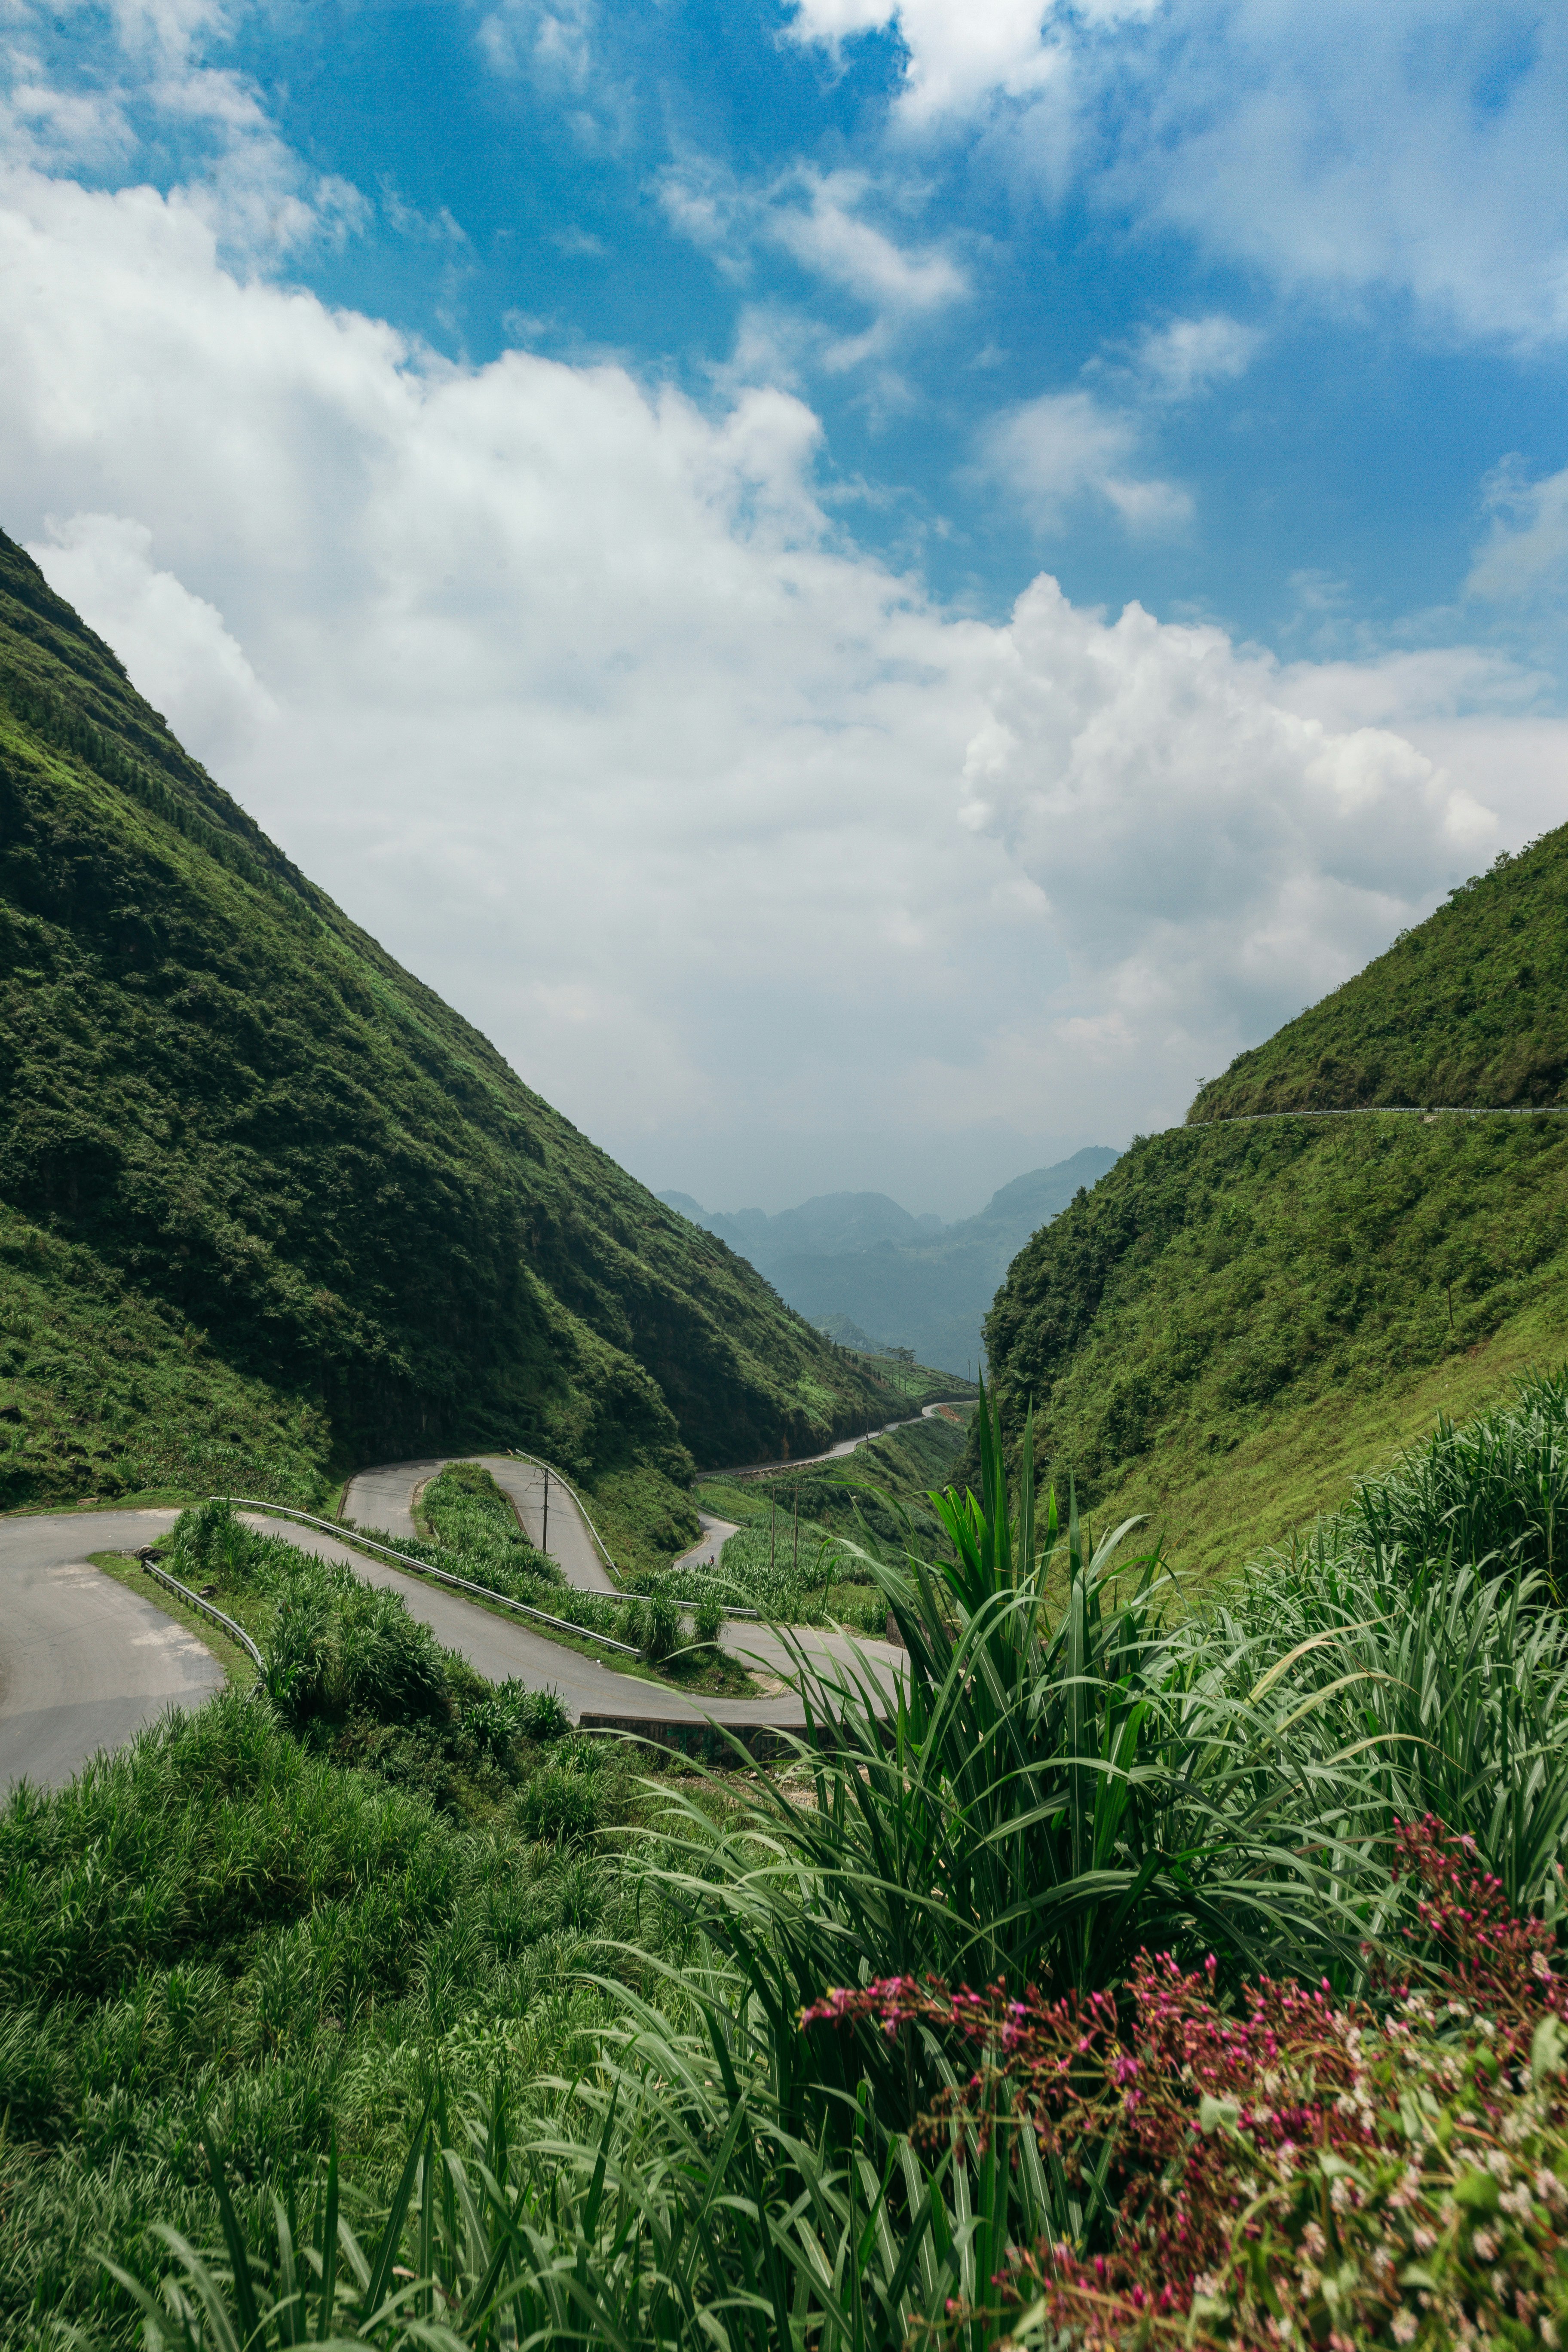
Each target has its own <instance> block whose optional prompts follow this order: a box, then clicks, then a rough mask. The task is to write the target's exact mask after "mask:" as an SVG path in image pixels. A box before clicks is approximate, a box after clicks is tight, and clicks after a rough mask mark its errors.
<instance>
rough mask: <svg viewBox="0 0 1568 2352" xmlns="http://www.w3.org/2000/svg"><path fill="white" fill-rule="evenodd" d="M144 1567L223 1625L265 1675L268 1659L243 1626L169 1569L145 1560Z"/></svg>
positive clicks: (149, 1573)
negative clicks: (194, 1590)
mask: <svg viewBox="0 0 1568 2352" xmlns="http://www.w3.org/2000/svg"><path fill="white" fill-rule="evenodd" d="M142 1570H143V1572H144V1573H145V1574H146V1575H148V1576H151V1577H154V1578H156V1580H157V1581H158V1582H159V1583H160V1584H163V1585H166V1586H167V1587H168V1589H169V1591H171V1592H177V1593H178V1594H179V1596H180V1598H181V1600H182V1601H189V1602H190V1604H191V1606H192V1608H193V1609H199V1610H200V1611H201V1612H202V1614H203V1615H204V1616H205V1617H210V1618H211V1619H212V1620H213V1622H214V1623H215V1624H218V1625H221V1626H222V1627H223V1630H224V1632H225V1633H227V1634H229V1635H231V1636H232V1637H233V1639H234V1640H235V1641H237V1643H239V1645H240V1647H241V1649H242V1650H247V1651H248V1652H249V1654H250V1655H251V1657H252V1659H253V1660H254V1661H255V1664H256V1671H257V1673H258V1675H264V1674H265V1673H266V1672H267V1661H266V1659H265V1658H264V1657H263V1656H262V1654H261V1653H260V1651H259V1650H258V1648H257V1646H256V1644H255V1643H254V1642H253V1641H252V1640H251V1638H250V1636H249V1634H248V1633H247V1632H246V1630H245V1628H244V1626H243V1625H237V1624H236V1623H235V1622H234V1619H233V1618H232V1617H226V1616H225V1615H224V1613H223V1611H222V1610H221V1609H215V1608H214V1607H213V1604H212V1602H211V1601H207V1600H204V1598H203V1596H202V1595H201V1594H200V1593H199V1592H193V1591H191V1588H190V1586H189V1585H188V1584H182V1583H181V1582H180V1580H179V1578H178V1577H177V1576H171V1575H170V1574H169V1571H168V1570H167V1569H164V1568H160V1567H158V1565H157V1564H156V1562H155V1561H153V1560H151V1559H142Z"/></svg>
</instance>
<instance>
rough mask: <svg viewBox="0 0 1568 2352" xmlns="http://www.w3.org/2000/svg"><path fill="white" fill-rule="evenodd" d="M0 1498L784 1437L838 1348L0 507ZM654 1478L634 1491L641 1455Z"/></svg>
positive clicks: (741, 1453) (842, 1365)
mask: <svg viewBox="0 0 1568 2352" xmlns="http://www.w3.org/2000/svg"><path fill="white" fill-rule="evenodd" d="M0 1105H3V1122H0V1502H3V1503H5V1504H9V1505H15V1504H17V1503H22V1502H26V1501H30V1500H43V1499H47V1498H53V1497H59V1496H74V1495H78V1494H80V1493H83V1492H89V1493H94V1494H110V1493H117V1492H124V1491H129V1490H133V1489H145V1488H148V1487H151V1486H160V1485H164V1484H169V1483H173V1484H175V1485H194V1486H204V1485H205V1484H207V1483H210V1482H212V1481H214V1480H216V1479H217V1478H219V1477H222V1478H223V1479H224V1480H225V1481H230V1480H233V1481H237V1480H238V1479H240V1478H241V1477H244V1478H247V1479H250V1480H252V1481H255V1482H258V1483H266V1482H270V1484H271V1486H272V1487H273V1488H275V1489H277V1490H279V1491H281V1490H283V1489H285V1488H287V1489H289V1490H291V1491H295V1492H307V1491H312V1490H316V1491H319V1490H321V1486H322V1483H323V1481H324V1479H325V1476H326V1475H327V1473H328V1471H329V1469H331V1470H333V1471H336V1470H338V1469H341V1468H343V1467H346V1466H349V1465H352V1464H353V1463H356V1462H362V1461H364V1460H366V1459H372V1458H375V1457H377V1456H388V1455H395V1454H406V1453H409V1452H412V1451H415V1450H419V1449H429V1448H431V1447H433V1446H436V1445H437V1444H439V1445H464V1446H467V1445H480V1444H487V1445H493V1444H510V1443H521V1444H529V1443H531V1444H535V1445H538V1446H540V1447H542V1449H545V1450H548V1451H550V1452H551V1453H552V1454H553V1455H554V1457H555V1458H557V1459H560V1460H562V1461H563V1463H564V1464H565V1465H566V1466H567V1467H568V1468H570V1469H572V1470H574V1472H575V1473H576V1474H577V1475H580V1476H582V1477H584V1478H587V1479H589V1480H590V1481H593V1482H597V1483H598V1484H599V1486H600V1487H601V1489H603V1488H605V1486H609V1487H614V1486H615V1485H616V1481H617V1479H621V1480H624V1479H625V1477H626V1475H630V1474H632V1473H637V1475H640V1476H644V1477H645V1478H646V1477H647V1476H652V1477H653V1478H654V1480H655V1482H656V1485H657V1486H658V1487H659V1489H660V1491H661V1492H662V1495H663V1497H664V1504H663V1507H666V1508H668V1510H669V1511H670V1512H671V1513H672V1514H673V1515H674V1517H675V1518H678V1519H682V1520H683V1519H684V1518H685V1517H686V1512H687V1507H686V1505H685V1502H684V1498H683V1496H679V1495H678V1493H677V1488H676V1486H670V1485H668V1483H666V1482H668V1480H670V1479H674V1480H676V1481H677V1482H678V1484H679V1486H684V1483H685V1480H686V1478H687V1476H688V1475H689V1469H690V1465H691V1460H692V1457H693V1456H696V1457H697V1458H699V1459H700V1460H734V1459H737V1458H742V1459H744V1458H753V1457H756V1456H758V1455H765V1454H782V1453H784V1452H787V1451H795V1452H798V1451H801V1450H803V1449H805V1450H811V1449H814V1448H816V1446H817V1445H819V1444H821V1443H822V1442H823V1441H824V1440H826V1439H827V1438H828V1437H830V1436H833V1435H837V1433H840V1432H841V1431H842V1430H844V1429H847V1428H849V1427H852V1426H853V1427H863V1426H864V1425H865V1423H866V1421H867V1420H868V1418H870V1417H872V1416H874V1415H876V1414H878V1413H879V1411H880V1409H881V1408H880V1401H879V1397H878V1396H877V1395H876V1394H875V1393H874V1391H873V1389H872V1387H871V1384H870V1383H868V1381H866V1380H865V1379H864V1378H863V1376H862V1375H861V1373H860V1372H859V1370H858V1368H857V1366H856V1365H855V1363H854V1361H853V1360H852V1359H849V1358H846V1357H844V1356H842V1355H840V1354H838V1353H837V1352H836V1351H835V1350H834V1349H832V1348H831V1347H830V1346H829V1345H827V1344H826V1342H825V1341H824V1340H823V1339H821V1338H820V1337H819V1336H818V1335H817V1334H816V1332H814V1331H813V1330H812V1329H810V1328H809V1327H808V1326H807V1325H806V1324H805V1323H804V1322H803V1321H802V1319H801V1318H799V1317H798V1316H797V1315H795V1314H794V1313H793V1312H791V1311H790V1310H789V1309H788V1308H786V1307H784V1306H783V1305H782V1304H781V1303H780V1301H779V1300H778V1299H777V1297H775V1296H774V1295H773V1292H772V1291H771V1290H770V1289H769V1287H768V1286H767V1285H766V1283H765V1282H763V1280H762V1279H761V1278H760V1277H759V1276H757V1275H756V1273H755V1272H754V1271H753V1269H752V1267H750V1266H749V1265H746V1264H744V1262H743V1261H742V1260H740V1259H737V1258H736V1257H734V1256H733V1255H731V1252H730V1251H729V1250H728V1249H727V1248H725V1247H724V1245H723V1244H721V1242H718V1241H716V1240H715V1239H713V1238H712V1237H711V1236H710V1235H708V1234H703V1233H701V1232H700V1231H698V1230H696V1229H695V1228H693V1227H692V1226H691V1225H690V1224H689V1223H687V1221H686V1220H685V1219H684V1218H682V1217H679V1216H678V1215H676V1214H674V1213H672V1212H671V1211H669V1210H668V1209H667V1208H665V1207H663V1206H662V1205H661V1204H660V1203H659V1202H658V1201H657V1200H655V1199H654V1197H653V1195H652V1194H651V1193H649V1192H646V1191H645V1190H644V1189H643V1187H642V1186H641V1185H639V1184H637V1183H636V1182H635V1181H633V1180H632V1179H631V1178H630V1177H629V1176H627V1175H626V1173H625V1171H623V1170H621V1169H620V1168H618V1167H617V1166H616V1164H615V1162H614V1161H613V1160H610V1159H609V1158H607V1157H606V1155H605V1153H604V1152H602V1151H600V1150H597V1149H596V1148H595V1146H594V1145H593V1144H591V1143H590V1142H589V1141H588V1140H587V1139H586V1138H585V1137H584V1136H583V1135H581V1134H580V1133H579V1132H578V1131H577V1130H576V1129H574V1127H573V1126H572V1125H571V1124H570V1122H569V1121H568V1120H566V1119H564V1118H562V1117H561V1116H560V1115H559V1114H558V1113H557V1112H555V1111H553V1110H552V1108H550V1106H549V1105H548V1104H547V1103H545V1102H543V1101H542V1100H541V1099H540V1097H538V1096H537V1095H535V1094H533V1093H532V1092H531V1090H530V1089H529V1088H528V1087H526V1086H524V1085H523V1084H521V1082H520V1080H519V1079H518V1078H517V1077H516V1076H514V1074H513V1073H512V1072H511V1070H510V1069H509V1068H508V1066H507V1065H506V1064H505V1062H504V1061H503V1060H502V1059H501V1057H500V1055H499V1054H498V1053H497V1052H496V1051H495V1049H494V1048H493V1047H492V1046H491V1045H489V1044H488V1043H487V1041H486V1040H485V1039H484V1038H483V1037H482V1036H480V1035H479V1034H478V1032H477V1031H475V1030H473V1029H472V1028H470V1027H469V1026H468V1024H467V1023H466V1022H464V1021H463V1020H461V1019H460V1018H459V1017H458V1014H456V1013H453V1012H452V1011H451V1010H450V1009H449V1007H447V1005H445V1004H443V1003H442V1002H441V1001H440V999H439V998H438V997H437V996H436V995H435V994H434V993H433V992H431V991H430V990H429V989H427V988H426V987H424V986H423V985H422V984H421V983H420V982H418V981H417V980H416V979H414V978H413V977H412V976H411V975H410V974H409V973H407V972H406V971H403V970H402V968H401V967H400V966H399V965H398V964H397V963H396V962H395V961H394V959H393V958H392V957H391V956H390V955H388V954H387V953H386V952H385V951H384V950H383V949H382V948H381V947H380V946H378V945H377V943H376V942H375V941H374V940H371V939H369V938H367V937H366V936H365V935H364V933H363V932H362V931H360V930H359V929H356V927H355V926H354V925H353V923H352V922H350V921H349V920H348V919H347V918H346V917H345V916H343V915H342V913H341V912H340V911H339V910H338V908H335V907H334V906H333V905H332V904H331V901H330V900H329V899H328V898H326V897H325V896H324V895H323V894H322V893H321V891H320V890H318V889H316V888H315V887H313V885H311V884H310V882H309V881H308V880H307V879H306V878H305V877H303V876H302V875H300V873H298V872H297V871H296V870H295V869H294V868H293V867H292V866H290V865H289V862H288V860H287V859H286V858H285V857H283V856H281V855H280V853H279V851H278V850H277V849H276V848H275V847H274V846H273V845H271V843H269V842H268V840H267V839H266V837H265V836H264V835H262V834H261V833H260V831H259V830H258V827H257V826H256V825H255V824H253V823H252V822H251V820H250V819H249V818H248V817H247V816H246V815H245V814H244V813H243V812H242V811H241V810H240V809H239V808H238V807H237V806H236V804H235V803H233V802H232V801H231V800H230V799H229V798H228V797H227V795H226V793H223V792H222V791H221V790H220V789H219V787H218V786H217V785H216V784H215V783H214V782H213V781H212V779H211V778H210V777H208V776H207V775H206V774H205V772H203V770H202V769H200V768H199V767H198V766H197V765H196V764H195V761H192V760H191V759H189V758H188V757H187V756H186V754H185V753H184V751H182V750H181V748H180V746H179V744H178V743H177V742H176V741H175V740H174V738H173V736H172V735H171V734H170V732H169V730H168V729H167V728H166V727H165V725H164V724H163V720H162V719H160V718H159V716H158V714H157V713H156V712H154V711H153V710H151V709H149V708H148V706H147V705H146V703H145V702H143V701H142V699H141V698H140V697H139V696H138V695H137V694H136V693H135V691H134V689H133V688H132V686H131V685H130V683H129V681H128V680H127V678H126V677H125V674H124V671H123V670H122V668H121V665H120V663H119V662H118V660H117V659H116V657H115V656H114V655H113V654H112V653H111V652H110V648H109V647H108V646H105V645H104V644H103V643H102V642H101V641H100V639H99V638H97V637H95V636H94V635H92V634H91V632H90V631H89V630H88V629H87V628H86V627H84V625H82V623H81V622H80V621H79V619H78V618H77V616H76V614H74V613H72V612H71V610H70V609H69V607H68V606H67V605H66V604H63V603H62V602H61V601H60V599H59V598H58V597H57V596H55V595H54V594H53V593H52V592H51V591H50V589H49V588H48V586H47V583H46V582H45V581H44V579H43V576H42V574H41V573H40V572H38V571H37V567H36V566H35V565H34V564H33V563H32V562H30V561H29V559H28V558H27V557H26V554H25V553H23V551H21V550H20V549H19V548H17V547H16V546H15V545H14V544H13V543H12V542H11V541H8V540H6V539H5V538H4V536H3V535H0ZM652 1492H653V1489H651V1488H649V1489H647V1492H646V1493H645V1505H646V1502H647V1494H648V1493H652Z"/></svg>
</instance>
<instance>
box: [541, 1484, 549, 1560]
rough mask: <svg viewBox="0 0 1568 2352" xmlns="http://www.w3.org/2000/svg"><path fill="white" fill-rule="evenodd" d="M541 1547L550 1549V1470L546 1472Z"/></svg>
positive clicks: (546, 1549) (543, 1549)
mask: <svg viewBox="0 0 1568 2352" xmlns="http://www.w3.org/2000/svg"><path fill="white" fill-rule="evenodd" d="M539 1549H540V1550H541V1551H548V1550H549V1549H550V1473H549V1471H548V1470H546V1472H545V1474H544V1533H543V1534H542V1536H541V1538H540V1539H539Z"/></svg>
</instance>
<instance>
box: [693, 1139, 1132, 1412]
mask: <svg viewBox="0 0 1568 2352" xmlns="http://www.w3.org/2000/svg"><path fill="white" fill-rule="evenodd" d="M1115 1159H1116V1154H1115V1152H1114V1151H1110V1150H1107V1149H1106V1148H1105V1147H1104V1146H1103V1145H1100V1144H1091V1145H1090V1146H1089V1149H1088V1150H1083V1151H1077V1152H1075V1153H1074V1154H1073V1156H1072V1158H1071V1159H1070V1160H1058V1161H1057V1163H1056V1165H1055V1166H1054V1167H1051V1168H1036V1169H1032V1170H1031V1171H1030V1172H1029V1173H1028V1174H1027V1175H1026V1176H1016V1177H1015V1178H1014V1180H1013V1181H1012V1182H1011V1183H1010V1184H1004V1185H1003V1187H1002V1189H1001V1191H1000V1192H994V1193H993V1195H992V1197H991V1199H990V1200H989V1201H988V1202H986V1204H985V1206H984V1209H982V1210H981V1211H980V1212H979V1213H978V1214H977V1215H975V1216H973V1217H964V1218H962V1219H960V1220H959V1222H958V1223H955V1224H951V1225H943V1224H942V1222H941V1220H940V1219H939V1218H936V1217H911V1216H910V1213H909V1211H908V1210H907V1209H902V1208H900V1206H899V1203H898V1202H896V1201H892V1200H889V1197H888V1195H887V1194H886V1193H885V1192H828V1193H824V1194H823V1195H822V1196H821V1197H820V1198H818V1199H816V1200H815V1201H807V1202H804V1203H803V1205H802V1206H801V1207H800V1208H798V1209H785V1210H783V1211H781V1212H780V1213H779V1214H778V1215H777V1216H773V1217H770V1216H766V1215H764V1213H763V1211H762V1210H761V1209H742V1210H741V1211H740V1212H739V1213H738V1214H736V1215H733V1216H725V1215H723V1214H722V1213H718V1212H715V1211H712V1210H708V1209H703V1208H700V1206H699V1205H698V1203H697V1202H695V1201H693V1200H692V1199H690V1197H689V1195H688V1194H686V1193H684V1192H662V1193H660V1195H659V1198H660V1199H661V1200H663V1201H665V1202H668V1203H669V1205H670V1206H671V1207H673V1208H678V1209H679V1210H680V1212H681V1213H682V1214H683V1215H685V1216H689V1217H690V1218H692V1219H693V1220H694V1221H695V1222H696V1223H699V1224H701V1225H705V1226H706V1227H707V1228H708V1230H709V1231H710V1232H712V1233H718V1234H721V1235H722V1236H723V1238H724V1239H725V1240H726V1241H727V1242H728V1243H729V1244H730V1246H731V1249H733V1250H736V1251H738V1252H739V1253H740V1254H741V1255H742V1256H745V1257H749V1258H750V1259H751V1261H752V1265H755V1266H757V1267H759V1268H760V1269H761V1271H762V1272H763V1274H765V1275H766V1276H767V1277H768V1280H769V1281H770V1282H771V1283H772V1284H773V1286H774V1288H775V1289H776V1290H777V1291H778V1293H779V1296H780V1297H782V1298H784V1299H787V1300H788V1302H789V1304H790V1305H791V1306H792V1307H798V1308H799V1309H800V1312H801V1313H802V1314H803V1315H806V1316H809V1317H810V1318H811V1320H812V1321H813V1322H814V1323H815V1324H816V1325H817V1326H818V1328H829V1329H831V1331H832V1333H833V1336H834V1337H835V1338H837V1339H844V1340H845V1343H846V1345H848V1346H854V1345H856V1344H858V1343H857V1342H856V1341H854V1340H852V1339H848V1338H847V1331H848V1330H852V1329H858V1330H859V1331H860V1332H861V1333H862V1334H863V1335H864V1334H866V1333H869V1334H870V1336H871V1341H872V1344H874V1345H877V1346H879V1347H897V1348H912V1349H914V1352H915V1355H916V1357H917V1358H918V1359H919V1360H920V1361H921V1363H922V1364H935V1365H940V1366H941V1367H942V1369H943V1370H947V1371H950V1372H952V1373H954V1374H955V1375H959V1376H961V1377H963V1378H966V1379H972V1378H973V1373H974V1368H975V1365H976V1362H977V1361H978V1359H979V1343H980V1325H981V1321H982V1318H983V1317H984V1313H985V1309H986V1307H987V1306H988V1305H989V1304H990V1301H991V1298H992V1297H993V1295H994V1292H995V1288H996V1285H997V1284H998V1282H999V1281H1000V1280H1001V1278H1002V1276H1003V1275H1004V1274H1005V1271H1006V1269H1007V1265H1008V1264H1009V1261H1010V1260H1011V1259H1012V1258H1014V1257H1015V1256H1016V1255H1017V1253H1018V1251H1019V1250H1020V1249H1021V1248H1022V1247H1023V1245H1024V1244H1025V1243H1026V1241H1027V1240H1028V1238H1029V1236H1030V1234H1032V1233H1034V1232H1035V1231H1036V1229H1037V1227H1038V1226H1040V1225H1043V1224H1044V1223H1046V1222H1047V1219H1048V1218H1051V1217H1054V1216H1056V1215H1057V1214H1058V1212H1059V1211H1061V1210H1063V1209H1065V1208H1066V1207H1067V1204H1068V1202H1069V1201H1070V1200H1071V1199H1072V1197H1073V1194H1074V1193H1075V1192H1077V1191H1078V1190H1079V1186H1080V1185H1084V1184H1092V1183H1093V1182H1094V1181H1095V1179H1096V1178H1097V1177H1098V1176H1100V1175H1102V1174H1103V1173H1104V1171H1105V1170H1106V1169H1108V1168H1109V1167H1110V1166H1111V1165H1112V1164H1113V1162H1114V1160H1115ZM841 1325H843V1326H844V1327H845V1328H840V1326H841Z"/></svg>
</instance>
